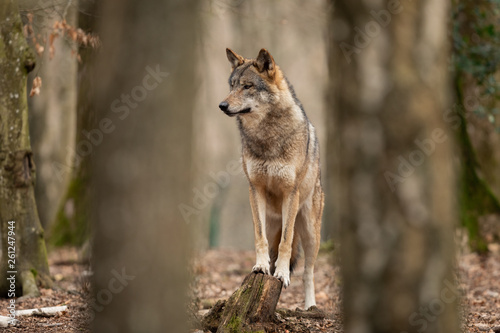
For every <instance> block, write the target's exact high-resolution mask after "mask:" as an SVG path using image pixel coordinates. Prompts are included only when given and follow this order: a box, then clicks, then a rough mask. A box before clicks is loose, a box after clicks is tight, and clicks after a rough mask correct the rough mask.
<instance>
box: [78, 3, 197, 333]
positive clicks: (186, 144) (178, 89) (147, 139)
mask: <svg viewBox="0 0 500 333" xmlns="http://www.w3.org/2000/svg"><path fill="white" fill-rule="evenodd" d="M102 6H103V7H102V11H101V13H100V17H101V18H102V20H101V31H100V36H101V37H102V50H101V53H100V57H99V61H98V65H97V66H96V71H95V76H94V77H95V81H94V85H95V87H96V90H95V91H96V92H97V98H96V121H95V125H94V128H93V129H91V130H90V131H89V132H92V133H93V135H94V137H95V139H96V140H95V142H96V144H95V145H93V144H92V142H90V141H89V144H88V145H86V146H87V148H88V149H89V150H91V151H92V154H91V155H90V156H91V157H92V158H95V159H94V162H93V165H92V171H91V175H92V181H93V182H94V185H93V186H94V194H93V199H94V201H93V207H94V208H93V213H94V224H93V227H94V252H93V253H94V256H93V258H95V262H94V268H95V284H94V290H95V292H96V299H95V302H94V303H93V304H92V306H93V308H94V310H95V311H96V314H97V316H96V319H95V322H94V331H95V332H185V331H186V330H187V329H186V321H187V316H186V309H187V308H186V305H187V285H188V282H189V277H188V263H189V260H188V254H189V252H190V242H189V237H188V234H189V233H188V224H187V223H186V221H184V220H183V218H182V215H181V213H180V210H179V205H180V204H181V203H188V202H190V201H191V197H190V195H191V193H192V188H191V186H192V185H191V167H192V165H191V162H192V149H193V147H192V146H193V140H192V136H193V130H192V126H193V119H192V112H193V107H194V96H195V94H196V90H195V89H194V87H195V86H196V78H195V76H194V73H195V64H196V63H197V62H196V45H197V41H196V35H195V33H196V31H197V28H196V27H197V22H198V21H197V18H196V13H197V9H196V1H194V0H191V1H173V0H167V1H164V0H161V1H160V0H147V1H140V2H139V1H135V0H127V1H122V2H120V5H119V6H117V5H116V3H115V1H105V2H103V3H102ZM97 138H99V141H97ZM97 142H99V144H97ZM120 282H121V283H120Z"/></svg>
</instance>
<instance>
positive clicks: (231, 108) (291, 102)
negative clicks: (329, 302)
mask: <svg viewBox="0 0 500 333" xmlns="http://www.w3.org/2000/svg"><path fill="white" fill-rule="evenodd" d="M226 54H227V58H228V60H229V62H230V63H231V67H232V72H231V75H230V77H229V88H230V93H229V95H228V96H227V97H226V99H224V100H223V101H222V102H221V103H220V104H219V108H220V109H221V110H222V111H223V112H224V113H225V114H226V115H228V116H230V117H236V121H237V123H238V128H239V131H240V134H241V143H242V166H243V170H244V172H245V174H246V176H247V178H248V183H249V185H250V188H249V190H250V191H249V192H250V206H251V209H252V217H253V224H254V233H255V252H256V264H255V266H254V267H253V269H252V271H254V272H262V273H264V274H271V275H274V276H275V277H276V278H278V279H280V280H281V281H282V282H283V285H284V286H285V288H286V287H287V286H288V285H289V284H290V272H291V271H292V270H293V267H294V265H295V263H296V261H297V257H298V254H299V241H300V242H301V244H302V248H303V250H304V256H305V271H304V276H303V283H304V289H305V308H306V309H308V308H310V307H312V306H314V305H316V300H315V293H314V263H315V261H316V257H317V255H318V250H319V245H320V229H321V217H322V213H323V205H324V194H323V190H322V188H321V179H320V178H321V175H320V161H319V144H318V138H317V136H316V130H315V128H314V126H313V125H312V124H311V122H310V121H309V119H308V118H307V116H306V113H305V111H304V108H303V107H302V104H301V103H300V101H299V100H298V98H297V96H296V95H295V92H294V90H293V87H292V85H291V84H290V82H288V80H287V78H286V77H285V75H284V74H283V72H282V71H281V69H280V68H279V66H277V65H276V63H275V62H274V59H273V57H272V56H271V54H270V53H269V52H268V51H267V50H266V49H262V50H260V52H259V55H258V56H257V58H256V59H245V58H243V57H242V56H240V55H238V54H236V53H235V52H234V51H232V50H231V49H229V48H228V49H226Z"/></svg>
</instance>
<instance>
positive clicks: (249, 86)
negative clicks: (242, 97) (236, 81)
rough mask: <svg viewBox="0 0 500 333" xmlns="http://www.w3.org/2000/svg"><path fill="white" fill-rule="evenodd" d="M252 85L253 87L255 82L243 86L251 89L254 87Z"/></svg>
mask: <svg viewBox="0 0 500 333" xmlns="http://www.w3.org/2000/svg"><path fill="white" fill-rule="evenodd" d="M252 87H253V84H251V83H247V84H245V85H244V86H243V88H244V89H250V88H252Z"/></svg>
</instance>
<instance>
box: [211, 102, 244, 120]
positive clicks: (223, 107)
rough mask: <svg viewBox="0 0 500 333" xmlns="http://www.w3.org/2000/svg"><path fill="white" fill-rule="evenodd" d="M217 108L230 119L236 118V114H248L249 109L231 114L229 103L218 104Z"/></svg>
mask: <svg viewBox="0 0 500 333" xmlns="http://www.w3.org/2000/svg"><path fill="white" fill-rule="evenodd" d="M219 108H220V109H221V110H222V111H223V112H224V113H225V114H227V115H228V116H230V117H234V116H236V115H237V114H243V113H249V112H250V108H246V109H243V110H241V111H238V112H231V111H229V103H228V102H221V103H220V104H219Z"/></svg>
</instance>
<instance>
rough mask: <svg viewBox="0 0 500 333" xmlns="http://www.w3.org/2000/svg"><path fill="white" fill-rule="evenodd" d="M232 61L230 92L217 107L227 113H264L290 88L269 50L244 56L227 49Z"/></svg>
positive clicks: (278, 101)
mask: <svg viewBox="0 0 500 333" xmlns="http://www.w3.org/2000/svg"><path fill="white" fill-rule="evenodd" d="M226 53H227V59H228V60H229V62H230V63H231V66H232V69H233V71H232V73H231V76H230V77H229V89H230V93H229V95H228V96H227V97H226V99H224V100H223V101H222V102H221V103H220V104H219V108H220V109H221V110H222V111H224V113H225V114H227V115H228V116H231V117H233V116H236V115H242V114H247V113H250V114H252V113H253V114H257V113H264V112H266V110H268V109H269V108H270V107H272V106H273V105H275V104H276V103H281V102H283V98H282V97H283V96H281V95H282V93H283V92H288V91H289V89H287V88H288V85H287V83H286V79H284V76H283V73H282V72H281V70H280V69H279V67H278V66H277V65H276V64H275V63H274V59H273V57H272V56H271V54H270V53H269V52H268V51H267V50H266V49H262V50H260V52H259V55H258V56H257V58H256V59H245V58H243V57H242V56H240V55H238V54H236V53H235V52H234V51H232V50H231V49H226Z"/></svg>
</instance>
